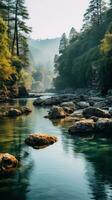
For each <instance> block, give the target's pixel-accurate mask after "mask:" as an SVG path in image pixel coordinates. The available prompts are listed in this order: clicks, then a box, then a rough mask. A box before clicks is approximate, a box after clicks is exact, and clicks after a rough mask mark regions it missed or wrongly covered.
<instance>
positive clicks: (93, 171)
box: [61, 127, 112, 200]
mask: <svg viewBox="0 0 112 200" xmlns="http://www.w3.org/2000/svg"><path fill="white" fill-rule="evenodd" d="M61 131H62V133H63V134H62V140H63V143H64V144H63V148H64V150H65V152H69V151H71V150H72V152H74V154H75V156H76V154H78V153H81V154H82V155H84V157H85V159H86V175H87V178H88V181H89V186H90V188H91V193H92V196H93V199H95V200H107V199H109V200H110V199H112V141H110V140H85V139H79V138H73V136H70V135H69V134H67V133H66V131H67V130H66V128H65V129H64V127H61ZM109 195H110V196H109Z"/></svg>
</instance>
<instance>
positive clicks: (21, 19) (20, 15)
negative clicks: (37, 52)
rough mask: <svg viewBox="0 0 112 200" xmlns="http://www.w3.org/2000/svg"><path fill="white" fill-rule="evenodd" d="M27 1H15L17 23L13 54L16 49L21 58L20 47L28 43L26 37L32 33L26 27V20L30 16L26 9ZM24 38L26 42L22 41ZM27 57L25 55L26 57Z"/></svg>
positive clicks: (15, 22)
mask: <svg viewBox="0 0 112 200" xmlns="http://www.w3.org/2000/svg"><path fill="white" fill-rule="evenodd" d="M24 4H25V0H15V8H14V14H15V18H14V19H15V21H14V35H13V42H12V54H13V55H14V53H15V52H14V50H15V48H16V55H17V56H20V53H21V52H20V48H21V47H20V46H21V45H23V41H24V45H25V43H27V37H26V35H27V34H28V33H29V32H30V31H31V29H30V28H29V27H27V25H26V22H25V21H26V20H27V19H29V15H28V12H27V9H26V7H25V5H24ZM22 37H23V38H24V40H22ZM24 56H25V55H24Z"/></svg>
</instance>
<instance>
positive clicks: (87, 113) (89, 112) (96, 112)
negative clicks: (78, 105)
mask: <svg viewBox="0 0 112 200" xmlns="http://www.w3.org/2000/svg"><path fill="white" fill-rule="evenodd" d="M83 115H84V117H86V118H90V117H92V116H95V117H103V118H110V117H111V115H110V113H109V112H108V111H105V110H102V109H100V108H95V107H89V108H85V109H84V110H83Z"/></svg>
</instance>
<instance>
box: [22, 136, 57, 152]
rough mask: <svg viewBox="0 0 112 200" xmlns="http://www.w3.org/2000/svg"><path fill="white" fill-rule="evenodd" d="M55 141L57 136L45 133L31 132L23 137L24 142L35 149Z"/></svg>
mask: <svg viewBox="0 0 112 200" xmlns="http://www.w3.org/2000/svg"><path fill="white" fill-rule="evenodd" d="M55 142H57V137H55V136H51V135H47V134H31V135H29V136H28V138H26V139H25V143H26V144H27V145H29V146H31V147H33V148H35V149H40V148H44V147H46V146H49V145H52V144H54V143H55Z"/></svg>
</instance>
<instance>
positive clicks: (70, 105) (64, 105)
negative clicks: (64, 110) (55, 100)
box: [60, 101, 75, 110]
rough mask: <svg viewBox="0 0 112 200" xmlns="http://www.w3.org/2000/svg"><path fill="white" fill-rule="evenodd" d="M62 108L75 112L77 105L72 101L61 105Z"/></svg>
mask: <svg viewBox="0 0 112 200" xmlns="http://www.w3.org/2000/svg"><path fill="white" fill-rule="evenodd" d="M60 106H62V107H69V108H74V110H75V104H74V103H73V102H72V101H69V102H63V103H61V105H60Z"/></svg>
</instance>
